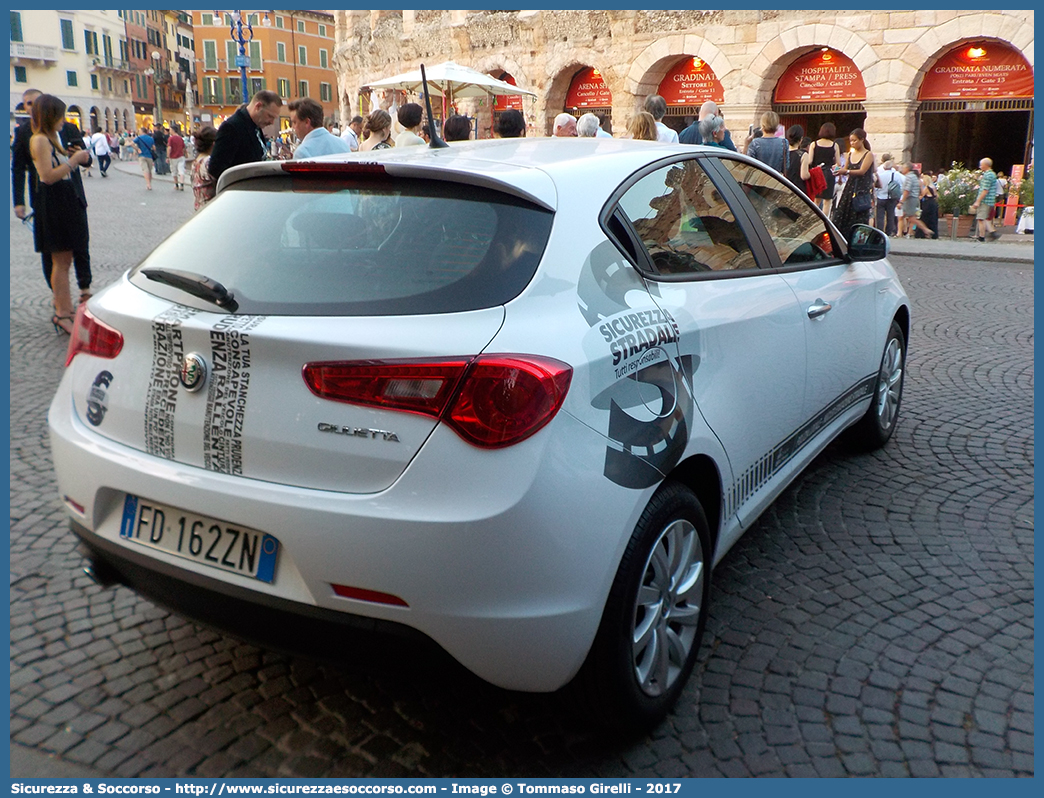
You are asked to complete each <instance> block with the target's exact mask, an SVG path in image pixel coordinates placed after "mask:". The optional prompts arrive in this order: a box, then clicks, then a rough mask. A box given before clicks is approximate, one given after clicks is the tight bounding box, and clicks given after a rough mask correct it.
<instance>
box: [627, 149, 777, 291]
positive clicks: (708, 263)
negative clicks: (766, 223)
mask: <svg viewBox="0 0 1044 798" xmlns="http://www.w3.org/2000/svg"><path fill="white" fill-rule="evenodd" d="M619 207H620V208H621V209H622V210H623V211H624V213H626V214H627V217H628V218H629V219H630V220H631V223H632V224H633V225H634V229H635V231H636V232H637V233H638V237H639V238H640V239H641V241H642V243H643V244H644V245H645V248H646V249H647V250H648V251H649V255H650V256H651V257H652V262H653V265H654V267H655V269H656V270H657V272H658V273H659V274H663V275H670V274H693V273H697V272H708V271H714V272H724V271H736V270H739V269H756V268H757V263H756V262H755V260H754V255H753V253H752V252H751V250H750V246H749V244H748V243H747V239H746V236H745V235H744V234H743V231H742V230H741V229H740V226H739V224H738V223H737V222H736V217H735V216H733V213H732V209H731V208H729V206H728V204H726V202H725V200H724V199H723V198H722V196H721V195H720V194H719V193H718V189H717V188H715V186H714V184H713V183H712V182H711V181H710V178H708V177H707V173H706V172H704V171H703V168H702V167H701V166H700V165H699V163H698V162H697V161H696V160H688V161H679V162H677V163H672V164H670V165H668V166H665V167H663V168H661V169H657V170H656V171H655V172H651V173H649V174H648V175H646V176H645V177H643V178H641V179H640V180H639V181H638V182H637V183H635V184H634V185H633V186H631V188H629V189H628V190H627V192H626V193H625V194H624V195H623V197H621V198H620V202H619Z"/></svg>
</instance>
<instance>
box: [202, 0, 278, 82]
mask: <svg viewBox="0 0 1044 798" xmlns="http://www.w3.org/2000/svg"><path fill="white" fill-rule="evenodd" d="M268 13H269V12H267V11H266V12H265V18H264V20H263V23H262V24H264V25H265V27H268V26H269V25H271V24H272V23H271V21H270V20H269V19H268ZM273 13H274V12H273ZM221 15H222V12H221V11H215V12H214V16H216V17H220V16H221ZM229 17H230V18H231V24H230V25H229V26H228V35H229V36H230V37H231V38H232V41H234V42H235V43H236V44H238V45H239V55H238V56H236V66H237V67H239V81H240V87H241V88H240V99H241V100H242V101H243V102H247V101H248V100H249V99H250V98H249V96H248V90H249V87H250V84H249V83H247V67H248V66H250V56H249V55H247V45H248V44H250V42H252V41H253V40H254V26H253V25H251V24H250V17H249V15H245V14H244V13H243V12H242V11H231V12H229ZM244 26H245V28H244Z"/></svg>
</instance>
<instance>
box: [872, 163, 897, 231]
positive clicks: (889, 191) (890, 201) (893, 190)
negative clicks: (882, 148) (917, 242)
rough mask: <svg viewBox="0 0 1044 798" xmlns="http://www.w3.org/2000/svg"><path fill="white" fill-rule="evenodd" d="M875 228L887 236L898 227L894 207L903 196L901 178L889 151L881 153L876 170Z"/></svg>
mask: <svg viewBox="0 0 1044 798" xmlns="http://www.w3.org/2000/svg"><path fill="white" fill-rule="evenodd" d="M874 195H875V197H876V199H877V229H878V230H882V231H883V232H884V234H885V235H887V236H895V235H897V234H898V232H899V229H898V225H897V224H896V220H895V208H896V206H897V205H898V204H899V198H900V197H901V196H903V178H902V176H901V175H900V174H899V172H898V171H897V170H896V168H895V163H894V162H893V161H892V155H891V153H888V152H886V153H882V155H881V168H880V169H878V170H877V186H876V188H875V189H874Z"/></svg>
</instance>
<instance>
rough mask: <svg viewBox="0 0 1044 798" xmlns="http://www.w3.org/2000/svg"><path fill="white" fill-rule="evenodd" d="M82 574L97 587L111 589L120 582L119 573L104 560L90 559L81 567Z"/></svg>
mask: <svg viewBox="0 0 1044 798" xmlns="http://www.w3.org/2000/svg"><path fill="white" fill-rule="evenodd" d="M83 572H84V573H85V574H86V575H87V576H88V577H90V579H91V581H92V582H94V584H96V585H98V587H112V586H113V585H115V584H118V583H119V581H120V574H119V572H118V571H117V570H116V569H115V568H113V567H112V566H111V565H109V564H108V563H107V562H105V561H104V560H98V559H95V558H91V559H90V560H88V561H87V564H86V565H85V566H84V567H83Z"/></svg>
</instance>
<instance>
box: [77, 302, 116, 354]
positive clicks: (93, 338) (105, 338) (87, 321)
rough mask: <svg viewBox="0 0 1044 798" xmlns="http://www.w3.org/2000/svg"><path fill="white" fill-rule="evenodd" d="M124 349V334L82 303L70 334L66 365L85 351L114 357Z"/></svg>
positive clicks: (85, 352)
mask: <svg viewBox="0 0 1044 798" xmlns="http://www.w3.org/2000/svg"><path fill="white" fill-rule="evenodd" d="M121 349H123V335H122V334H121V333H120V331H119V330H116V329H113V328H112V327H110V326H109V325H108V324H104V323H102V322H100V321H98V319H96V318H95V317H94V316H92V315H91V312H90V311H89V310H87V305H85V304H84V305H80V309H79V310H77V311H76V321H75V323H74V324H73V331H72V335H71V336H69V349H68V350H67V351H66V354H65V365H66V366H68V365H69V364H70V363H72V360H73V358H74V357H76V356H77V355H78V354H80V353H81V352H83V353H84V354H87V355H95V356H96V357H104V358H114V357H116V355H118V354H119V353H120V350H121Z"/></svg>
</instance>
